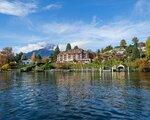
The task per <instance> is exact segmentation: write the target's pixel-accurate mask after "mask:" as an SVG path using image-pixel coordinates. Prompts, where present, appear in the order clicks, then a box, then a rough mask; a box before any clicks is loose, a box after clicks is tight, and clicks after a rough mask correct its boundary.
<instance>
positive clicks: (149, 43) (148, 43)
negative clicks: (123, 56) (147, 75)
mask: <svg viewBox="0 0 150 120" xmlns="http://www.w3.org/2000/svg"><path fill="white" fill-rule="evenodd" d="M146 56H147V58H148V59H150V37H148V39H147V40H146Z"/></svg>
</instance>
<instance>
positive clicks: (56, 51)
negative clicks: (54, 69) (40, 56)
mask: <svg viewBox="0 0 150 120" xmlns="http://www.w3.org/2000/svg"><path fill="white" fill-rule="evenodd" d="M59 53H60V49H59V46H58V45H57V47H56V48H55V50H54V52H53V54H52V56H51V61H52V62H55V61H56V60H57V55H58V54H59Z"/></svg>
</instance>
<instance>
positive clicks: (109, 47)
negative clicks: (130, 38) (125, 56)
mask: <svg viewBox="0 0 150 120" xmlns="http://www.w3.org/2000/svg"><path fill="white" fill-rule="evenodd" d="M112 49H113V47H112V46H111V45H108V46H107V47H106V48H104V49H103V52H107V51H110V50H112Z"/></svg>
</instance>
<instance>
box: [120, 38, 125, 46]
mask: <svg viewBox="0 0 150 120" xmlns="http://www.w3.org/2000/svg"><path fill="white" fill-rule="evenodd" d="M126 45H127V43H126V41H125V40H124V39H122V40H121V41H120V48H126Z"/></svg>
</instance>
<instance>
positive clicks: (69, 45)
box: [66, 43, 71, 51]
mask: <svg viewBox="0 0 150 120" xmlns="http://www.w3.org/2000/svg"><path fill="white" fill-rule="evenodd" d="M68 50H71V44H70V43H68V44H67V46H66V51H68Z"/></svg>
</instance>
